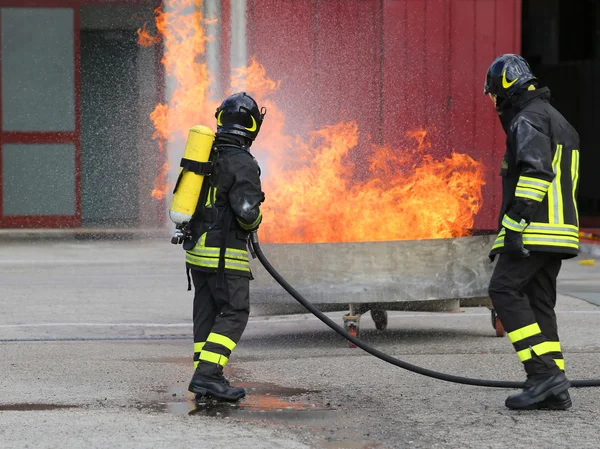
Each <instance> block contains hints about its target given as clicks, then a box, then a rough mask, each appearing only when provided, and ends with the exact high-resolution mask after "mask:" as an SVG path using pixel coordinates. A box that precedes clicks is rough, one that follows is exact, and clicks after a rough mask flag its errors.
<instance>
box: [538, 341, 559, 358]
mask: <svg viewBox="0 0 600 449" xmlns="http://www.w3.org/2000/svg"><path fill="white" fill-rule="evenodd" d="M531 349H533V352H535V353H536V354H537V355H544V354H548V353H549V352H560V342H559V341H545V342H543V343H540V344H537V345H534V346H532V347H531Z"/></svg>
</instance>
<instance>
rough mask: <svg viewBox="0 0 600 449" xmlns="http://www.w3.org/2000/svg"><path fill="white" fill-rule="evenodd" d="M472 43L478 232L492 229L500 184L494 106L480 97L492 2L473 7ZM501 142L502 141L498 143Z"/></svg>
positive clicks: (490, 46)
mask: <svg viewBox="0 0 600 449" xmlns="http://www.w3.org/2000/svg"><path fill="white" fill-rule="evenodd" d="M475 17H476V24H475V26H476V29H475V34H476V37H477V39H476V41H475V74H476V76H475V86H474V90H475V109H474V111H473V112H474V114H473V115H474V120H475V139H474V142H473V143H474V150H475V154H474V157H475V158H476V159H477V160H479V161H480V162H481V163H483V165H484V167H485V175H486V176H485V182H486V185H485V186H484V187H483V207H482V209H481V211H480V212H479V214H478V215H477V218H476V220H475V227H476V228H479V229H495V227H496V225H497V218H498V210H499V207H500V200H501V197H500V192H501V183H500V177H499V176H498V174H499V172H500V162H499V161H498V160H497V159H498V154H499V151H498V145H497V141H496V139H497V136H498V134H497V128H496V127H497V126H498V117H497V115H496V112H495V110H494V105H493V104H492V102H491V101H490V100H489V98H488V97H486V96H485V95H484V94H483V84H484V80H485V74H486V73H487V69H488V67H489V66H490V64H491V63H492V61H493V60H494V59H495V58H496V55H495V54H494V39H495V36H494V20H495V1H489V0H488V1H483V2H481V1H480V2H477V3H476V11H475ZM500 140H502V139H500Z"/></svg>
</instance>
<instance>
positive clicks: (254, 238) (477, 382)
mask: <svg viewBox="0 0 600 449" xmlns="http://www.w3.org/2000/svg"><path fill="white" fill-rule="evenodd" d="M250 241H251V244H252V248H251V249H252V250H253V255H256V256H257V257H258V260H259V261H260V263H261V264H262V265H263V266H264V267H265V270H267V272H268V273H269V274H270V275H271V276H272V277H273V279H275V281H277V283H278V284H279V285H281V286H282V287H283V288H284V289H285V290H286V291H287V292H288V293H289V294H290V295H291V296H292V297H293V298H294V299H295V300H296V301H298V302H299V303H300V304H301V305H302V306H303V307H304V308H306V309H307V310H308V311H309V312H310V313H312V314H313V315H314V316H316V317H317V318H318V319H319V320H321V321H322V322H323V323H325V324H326V325H327V326H329V327H330V328H331V329H333V330H334V331H335V332H337V333H338V334H340V335H341V336H342V337H344V338H345V339H347V340H349V341H351V342H352V343H354V344H355V345H356V346H358V347H359V348H360V349H362V350H363V351H366V352H368V353H369V354H371V355H373V356H375V357H377V358H378V359H380V360H383V361H384V362H387V363H390V364H392V365H394V366H397V367H399V368H403V369H405V370H408V371H411V372H413V373H416V374H421V375H423V376H427V377H432V378H434V379H439V380H444V381H447V382H453V383H458V384H464V385H474V386H478V387H495V388H525V383H524V382H511V381H503V380H488V379H473V378H470V377H462V376H455V375H452V374H446V373H440V372H438V371H433V370H430V369H427V368H423V367H420V366H417V365H413V364H412V363H408V362H405V361H403V360H400V359H397V358H395V357H392V356H391V355H389V354H386V353H385V352H382V351H380V350H378V349H376V348H374V347H373V346H371V345H370V344H368V343H365V342H364V341H362V340H360V339H358V338H356V337H355V336H354V335H352V334H350V333H349V332H347V331H346V330H345V329H344V328H342V327H341V326H339V325H338V324H336V323H335V322H333V321H332V320H331V319H330V318H328V317H327V316H326V315H325V314H324V313H323V312H321V311H320V310H319V309H317V308H316V307H315V306H314V305H313V304H311V303H310V302H309V301H308V300H306V299H305V298H304V297H303V296H302V295H301V294H300V293H298V292H297V291H296V290H295V289H294V287H292V286H291V285H290V284H289V283H288V282H287V281H286V280H285V279H284V278H283V276H281V275H280V274H279V273H278V272H277V270H275V268H274V267H273V265H271V263H270V262H269V261H268V260H267V258H266V257H265V255H264V253H263V252H262V249H261V247H260V244H259V242H258V234H257V233H256V231H255V232H252V233H251V235H250ZM571 386H573V387H575V388H583V387H600V379H593V380H575V381H571Z"/></svg>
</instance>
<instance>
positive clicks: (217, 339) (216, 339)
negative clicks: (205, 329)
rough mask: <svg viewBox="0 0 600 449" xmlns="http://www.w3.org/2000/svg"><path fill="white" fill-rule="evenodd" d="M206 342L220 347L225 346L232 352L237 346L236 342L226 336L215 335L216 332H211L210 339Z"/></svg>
mask: <svg viewBox="0 0 600 449" xmlns="http://www.w3.org/2000/svg"><path fill="white" fill-rule="evenodd" d="M206 342H207V343H208V342H210V343H216V344H218V345H221V346H225V347H226V348H227V349H229V350H230V351H233V349H234V348H235V345H236V343H235V341H233V340H232V339H231V338H229V337H226V336H225V335H221V334H215V333H214V332H211V333H210V334H209V336H208V338H207V339H206Z"/></svg>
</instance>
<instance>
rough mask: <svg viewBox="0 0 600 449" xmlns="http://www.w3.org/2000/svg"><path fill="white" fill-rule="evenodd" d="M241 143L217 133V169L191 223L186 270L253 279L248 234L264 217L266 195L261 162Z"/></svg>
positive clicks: (232, 137)
mask: <svg viewBox="0 0 600 449" xmlns="http://www.w3.org/2000/svg"><path fill="white" fill-rule="evenodd" d="M242 142H243V141H242V140H241V138H236V136H229V135H227V136H219V135H217V138H216V140H215V142H214V144H213V152H214V157H213V163H214V168H213V172H212V174H211V175H210V176H209V177H207V180H208V181H209V183H208V185H207V187H204V186H203V189H204V188H207V191H206V192H205V193H204V195H203V194H202V193H201V195H200V202H203V204H200V202H199V204H198V207H197V209H196V213H195V214H194V218H192V220H191V222H190V228H191V229H192V232H193V235H194V239H193V241H192V242H186V243H184V249H186V251H187V252H186V265H187V268H188V269H192V270H200V271H206V272H218V271H221V272H222V273H228V274H236V275H241V276H246V277H249V278H252V274H251V272H250V264H249V258H248V250H247V243H248V235H249V233H250V231H253V230H255V229H256V228H258V225H259V224H260V222H261V220H262V213H261V211H260V204H261V203H262V202H263V201H264V199H265V196H264V193H263V192H262V190H261V184H260V168H259V166H258V163H257V162H256V160H255V159H254V157H253V156H252V155H251V154H250V152H249V151H248V147H246V146H244V145H243V144H242ZM204 184H207V183H206V181H205V183H204ZM202 200H204V201H202Z"/></svg>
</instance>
